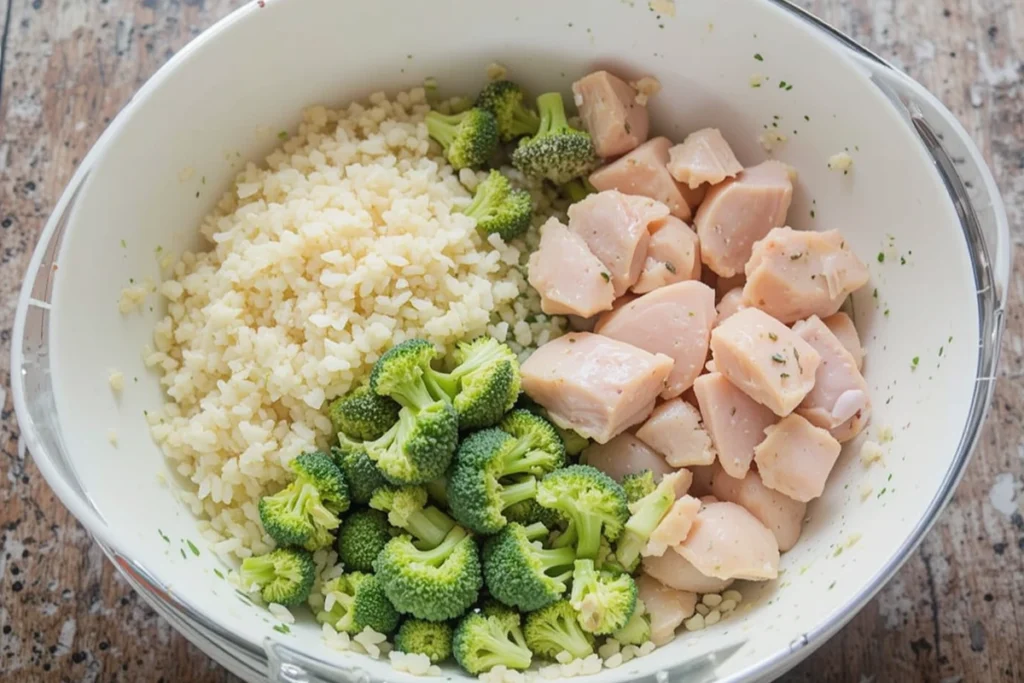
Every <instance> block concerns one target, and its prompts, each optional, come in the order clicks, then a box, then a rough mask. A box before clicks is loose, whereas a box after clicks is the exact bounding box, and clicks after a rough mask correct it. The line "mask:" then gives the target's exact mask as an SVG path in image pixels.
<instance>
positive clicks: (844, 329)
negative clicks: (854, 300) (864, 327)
mask: <svg viewBox="0 0 1024 683" xmlns="http://www.w3.org/2000/svg"><path fill="white" fill-rule="evenodd" d="M821 322H823V323H825V324H826V325H827V326H828V329H830V330H832V334H834V335H836V338H837V339H838V340H839V341H840V342H842V344H843V346H845V347H846V350H847V351H849V352H850V355H851V356H853V359H854V360H855V361H857V369H858V370H863V369H864V347H863V346H861V344H860V335H859V334H858V333H857V328H856V327H854V325H853V320H851V319H850V316H848V315H846V314H845V313H842V312H840V313H836V314H835V315H830V316H829V317H827V318H825V319H824V320H822V321H821Z"/></svg>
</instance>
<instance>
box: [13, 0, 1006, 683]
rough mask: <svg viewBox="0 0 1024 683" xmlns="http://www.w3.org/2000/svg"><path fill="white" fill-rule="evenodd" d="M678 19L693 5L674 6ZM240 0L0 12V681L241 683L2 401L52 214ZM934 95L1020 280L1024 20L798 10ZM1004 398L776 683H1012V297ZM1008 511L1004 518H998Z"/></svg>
mask: <svg viewBox="0 0 1024 683" xmlns="http://www.w3.org/2000/svg"><path fill="white" fill-rule="evenodd" d="M681 1H683V2H685V0H681ZM239 4H240V3H239V2H238V0H141V2H129V0H0V36H2V39H0V40H2V43H0V48H2V55H3V57H2V61H0V64H2V69H0V418H2V419H0V672H2V673H0V678H2V679H3V680H13V681H50V680H53V681H58V680H60V681H104V682H108V681H109V682H113V681H168V682H170V681H196V682H198V683H225V682H227V681H235V680H236V679H234V678H233V677H232V676H230V675H229V674H228V673H227V672H225V671H224V670H222V669H220V668H219V667H218V666H217V665H215V664H213V663H212V662H211V661H210V660H209V659H207V658H206V657H205V656H204V655H203V654H202V653H201V652H199V651H198V650H197V649H196V648H194V647H193V646H191V645H190V644H189V643H188V642H187V641H185V639H184V638H182V637H181V636H179V635H178V634H177V633H176V632H174V631H173V630H172V629H171V628H170V627H169V626H168V624H167V623H166V622H164V621H163V620H162V619H160V618H159V617H157V616H156V615H155V614H154V613H153V612H152V611H151V610H150V609H149V608H148V607H146V605H145V604H144V603H143V601H142V600H140V599H139V598H138V597H137V596H136V595H135V594H134V593H133V592H132V591H131V590H130V589H129V588H128V586H127V585H126V584H125V583H124V582H123V581H122V580H121V579H120V577H119V576H118V574H117V573H116V572H115V571H114V569H113V568H112V567H111V565H110V564H109V563H108V562H107V561H106V560H105V558H104V557H103V555H102V553H101V552H100V551H99V549H98V548H97V547H96V546H95V545H94V544H93V543H92V542H91V540H90V539H89V537H88V536H87V534H86V533H85V532H84V531H83V530H82V528H81V527H80V526H79V525H78V524H77V523H76V522H75V520H74V519H73V518H72V517H71V516H70V515H69V514H68V513H67V511H65V510H64V508H63V507H62V506H61V505H60V504H59V503H58V502H57V500H56V499H55V498H54V496H53V494H52V493H51V492H50V491H49V489H48V488H47V486H46V484H45V483H44V482H43V480H42V477H41V476H40V475H39V473H38V470H37V469H36V468H35V466H34V464H33V463H32V461H31V458H30V457H26V456H25V455H24V453H23V452H22V451H19V447H18V427H17V425H16V423H15V421H14V419H13V409H12V404H11V400H10V397H9V392H8V386H9V380H10V367H9V363H10V361H9V352H10V339H11V325H12V319H13V312H14V305H15V301H16V295H17V291H18V288H19V285H20V282H21V279H22V276H23V273H24V271H25V269H26V267H27V265H28V259H29V256H30V253H31V248H32V246H33V244H34V243H35V240H36V237H37V235H38V233H39V231H40V230H41V228H42V225H43V222H44V220H45V218H46V215H47V213H48V211H49V210H50V208H51V207H52V206H53V204H54V203H55V202H56V200H57V198H58V196H59V195H60V192H61V190H62V189H63V187H64V185H65V184H66V182H67V181H68V179H69V178H70V176H71V174H72V173H73V171H74V169H75V167H76V166H77V164H78V162H79V160H80V159H81V158H82V157H83V156H84V154H85V153H86V151H87V150H88V149H89V147H90V146H91V145H92V143H93V142H94V141H95V139H96V138H97V137H98V136H99V134H100V133H101V132H102V131H103V129H104V127H105V126H106V124H107V123H108V122H109V121H110V119H111V118H112V117H113V116H114V114H115V113H116V112H117V111H118V110H119V109H120V108H121V107H122V106H123V105H124V104H125V102H127V101H128V99H129V97H130V96H131V95H132V93H133V92H134V91H135V90H136V89H137V88H138V87H139V86H140V85H141V84H142V83H143V81H144V80H145V79H146V78H147V77H148V76H149V75H150V74H152V73H153V71H155V70H156V69H157V68H158V67H159V66H160V65H161V64H162V63H163V62H164V61H166V59H167V58H168V57H170V56H171V55H172V54H173V53H174V52H175V51H176V50H178V49H180V48H181V47H182V46H183V45H184V44H185V43H187V42H188V41H189V40H190V39H191V38H192V37H194V36H195V35H197V34H198V33H199V32H200V31H201V30H202V29H204V28H206V27H207V26H209V25H210V24H212V23H213V22H214V21H216V20H217V19H218V18H220V17H222V16H224V15H225V14H227V13H228V12H229V11H230V10H231V9H233V8H234V7H236V6H238V5H239ZM805 5H806V6H807V7H808V8H809V9H810V10H811V11H813V12H815V13H817V14H819V15H820V16H822V17H824V18H825V19H826V20H827V21H829V22H830V23H832V24H833V25H835V26H836V27H838V28H839V29H841V30H843V31H845V32H846V33H848V34H849V35H851V36H852V37H853V38H855V39H856V40H858V41H860V42H862V43H864V44H865V45H867V46H868V47H869V48H871V49H873V50H875V51H876V52H878V53H879V54H881V55H882V56H884V57H886V58H887V59H890V60H892V61H893V62H895V63H896V64H897V65H899V66H901V67H902V68H904V69H905V70H907V71H908V72H909V73H910V74H911V75H912V76H914V77H915V78H917V79H918V80H920V81H921V82H922V83H924V84H925V85H926V86H927V87H928V88H929V89H931V90H932V91H933V92H935V93H936V94H937V95H938V96H939V98H940V99H942V101H943V102H945V103H946V105H947V106H949V107H950V109H951V110H952V111H953V112H954V113H955V114H956V115H957V116H958V117H959V119H960V120H961V122H962V123H963V124H964V126H965V127H966V128H967V130H968V131H969V132H970V134H971V135H972V136H973V137H974V139H975V140H976V141H977V142H978V144H979V146H980V147H981V149H982V151H983V152H984V154H985V157H986V159H987V160H988V162H989V164H990V165H991V167H992V169H993V171H994V173H995V175H996V179H997V182H998V183H999V185H1000V188H1001V189H1002V191H1003V193H1004V198H1005V200H1006V203H1007V206H1008V211H1009V213H1010V217H1011V222H1012V229H1013V240H1012V245H1013V263H1014V272H1015V273H1019V272H1021V269H1022V268H1024V249H1022V239H1024V61H1022V60H1024V2H1021V1H1020V0H931V1H929V2H915V1H913V0H808V1H807V2H806V3H805ZM1009 304H1010V308H1009V313H1008V317H1007V332H1006V337H1005V339H1004V344H1003V347H1004V348H1003V354H1004V355H1003V361H1002V368H1001V371H1000V379H999V382H998V383H997V386H996V397H995V403H994V405H993V409H992V413H991V416H990V418H989V420H988V423H987V425H986V427H985V430H984V433H983V437H982V440H981V444H980V446H979V449H978V451H977V453H976V454H975V457H974V459H973V461H972V463H971V465H970V467H969V469H968V472H967V475H966V477H965V479H964V481H963V483H962V484H961V486H960V488H959V490H958V492H957V494H956V496H955V497H954V500H953V502H952V504H951V505H950V507H949V508H948V509H947V510H946V512H945V513H944V514H943V516H942V518H941V520H940V521H939V523H938V524H937V525H936V527H935V529H934V530H933V531H932V533H931V534H929V536H928V538H927V539H926V541H925V542H924V544H923V546H922V548H921V549H920V550H919V551H918V552H917V553H915V554H914V555H913V557H911V559H910V560H909V561H908V562H907V564H906V565H905V566H904V568H903V569H902V570H901V571H900V573H899V575H898V576H897V577H896V579H895V580H894V581H893V582H892V583H891V584H890V585H889V586H887V587H886V588H885V589H884V590H883V591H882V593H881V594H880V595H879V597H878V598H877V599H876V600H874V601H872V602H871V604H870V605H869V606H868V607H867V608H865V609H864V610H863V611H862V612H861V613H860V614H859V615H858V616H857V617H856V618H855V619H854V620H853V621H852V622H851V623H850V624H849V625H848V626H847V627H846V628H845V629H844V630H843V631H842V632H841V633H840V634H839V635H837V636H836V637H835V638H834V639H832V641H830V642H829V643H828V644H827V645H825V646H824V647H822V648H821V650H819V651H818V652H817V653H815V654H814V655H813V656H812V657H811V658H810V659H809V660H808V661H807V662H805V663H804V664H802V665H801V666H800V667H799V668H798V669H797V670H796V671H794V672H793V673H791V674H789V675H788V676H787V677H786V679H785V680H787V681H800V682H804V681H807V682H811V681H815V682H816V681H837V682H841V683H864V682H868V681H875V682H878V683H881V682H889V681H901V682H906V683H913V682H916V681H921V682H928V683H931V682H936V683H940V682H941V683H957V682H958V681H960V682H974V681H979V682H995V681H1017V680H1024V662H1022V660H1024V645H1022V643H1024V572H1022V571H1021V568H1022V566H1024V518H1022V516H1021V511H1020V506H1021V504H1022V503H1024V497H1018V498H1016V500H1015V504H1016V506H1017V510H1016V511H1015V512H1013V513H1012V514H1005V513H1004V512H1000V511H999V510H998V509H997V508H996V507H995V506H994V505H993V503H992V501H993V497H995V499H996V500H997V502H998V501H1000V500H1001V498H1000V495H1001V494H1000V492H1001V491H1003V490H1004V489H1005V487H1007V486H1009V487H1010V488H1009V491H1011V492H1014V491H1018V490H1019V489H1020V487H1021V482H1022V480H1024V459H1022V458H1024V425H1022V421H1024V385H1022V383H1021V381H1022V378H1024V320H1022V318H1021V314H1022V312H1024V288H1022V285H1021V283H1020V281H1019V280H1017V279H1014V281H1013V283H1012V285H1011V289H1010V294H1009ZM1000 507H1003V508H1004V510H1005V506H1004V505H1000Z"/></svg>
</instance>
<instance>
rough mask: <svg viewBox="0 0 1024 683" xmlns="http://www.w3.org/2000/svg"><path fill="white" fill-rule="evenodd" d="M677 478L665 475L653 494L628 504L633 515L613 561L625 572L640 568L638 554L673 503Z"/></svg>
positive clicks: (616, 546)
mask: <svg viewBox="0 0 1024 683" xmlns="http://www.w3.org/2000/svg"><path fill="white" fill-rule="evenodd" d="M678 476H679V475H678V474H668V475H665V476H664V477H662V478H661V483H659V484H658V485H657V486H656V487H655V489H654V490H653V491H652V492H650V493H648V494H647V495H646V496H644V497H643V498H641V499H640V500H638V501H636V502H635V503H632V504H630V506H629V510H630V512H631V513H632V514H631V515H630V516H629V519H628V520H626V525H625V527H624V528H623V531H622V534H621V535H620V536H619V538H618V543H616V545H615V559H616V561H617V562H618V563H619V564H620V565H622V566H623V567H624V568H625V569H627V570H628V571H632V570H634V569H635V568H636V566H637V564H639V562H640V552H641V551H642V550H643V549H644V546H646V545H647V539H649V538H650V537H651V534H652V533H653V532H654V529H655V528H656V527H657V526H658V523H659V522H661V520H662V519H663V518H664V517H665V515H666V514H668V511H669V509H670V508H671V507H672V504H673V503H675V502H676V484H675V482H676V479H677V478H678Z"/></svg>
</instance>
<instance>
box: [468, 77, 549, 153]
mask: <svg viewBox="0 0 1024 683" xmlns="http://www.w3.org/2000/svg"><path fill="white" fill-rule="evenodd" d="M523 97H524V93H523V89H522V88H520V87H519V86H518V85H516V84H515V83H513V82H512V81H492V82H491V83H488V84H487V86H486V87H485V88H484V89H483V90H482V91H481V92H480V95H479V96H478V97H477V98H476V106H478V107H480V108H481V109H486V110H487V111H489V112H491V113H492V114H494V118H495V119H496V120H497V122H498V135H499V137H500V138H501V141H502V142H508V141H509V140H514V139H516V138H518V137H520V136H522V135H533V134H534V133H536V132H537V128H538V127H539V126H540V117H538V116H537V114H536V112H533V111H530V110H529V109H527V108H526V107H525V106H523Z"/></svg>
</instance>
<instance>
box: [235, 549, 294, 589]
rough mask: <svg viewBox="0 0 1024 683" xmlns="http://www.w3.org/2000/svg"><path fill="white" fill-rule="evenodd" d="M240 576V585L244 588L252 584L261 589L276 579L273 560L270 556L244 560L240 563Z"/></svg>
mask: <svg viewBox="0 0 1024 683" xmlns="http://www.w3.org/2000/svg"><path fill="white" fill-rule="evenodd" d="M240 574H241V578H242V585H243V586H245V587H246V588H248V587H249V586H251V585H252V584H254V583H257V584H259V585H260V586H261V587H262V586H264V585H266V584H268V583H270V582H271V581H273V580H274V579H275V578H277V571H276V569H275V567H274V560H273V558H271V556H270V555H260V556H255V557H248V558H246V560H245V562H243V563H242V569H241V572H240ZM289 578H290V577H289Z"/></svg>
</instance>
